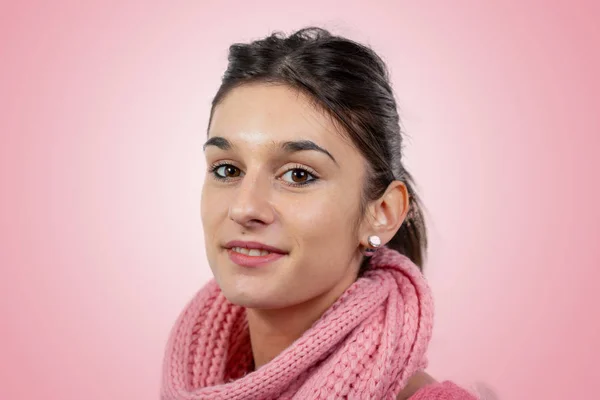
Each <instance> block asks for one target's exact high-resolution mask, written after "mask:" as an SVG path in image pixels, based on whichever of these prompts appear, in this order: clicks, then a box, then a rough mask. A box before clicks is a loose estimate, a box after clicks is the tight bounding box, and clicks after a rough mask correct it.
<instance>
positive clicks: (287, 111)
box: [202, 84, 365, 309]
mask: <svg viewBox="0 0 600 400" xmlns="http://www.w3.org/2000/svg"><path fill="white" fill-rule="evenodd" d="M337 129H339V128H336V125H335V124H334V123H333V122H332V119H331V117H329V116H326V115H325V114H324V113H323V112H321V111H319V110H317V109H315V108H314V106H313V105H311V103H310V101H309V100H308V98H307V97H305V95H303V94H301V93H299V92H298V91H295V90H293V89H290V88H288V87H286V86H282V85H267V84H252V85H246V86H242V87H238V88H236V89H233V90H232V91H231V92H229V94H228V95H227V96H226V97H225V98H224V100H223V101H222V102H221V103H220V104H219V105H218V106H217V107H216V108H215V110H214V114H213V118H212V122H211V126H210V128H209V135H208V141H207V144H206V146H205V153H206V161H207V166H208V172H207V176H206V180H205V183H204V187H203V190H202V223H203V226H204V234H205V241H206V252H207V257H208V262H209V264H210V267H211V269H212V272H213V274H214V276H215V279H216V281H217V283H218V284H219V286H220V287H221V290H222V291H223V293H224V295H225V296H226V297H227V298H228V299H229V301H231V302H233V303H235V304H238V305H242V306H244V307H249V308H262V309H273V308H283V307H289V306H292V305H297V304H300V303H303V302H305V301H308V300H311V299H315V298H317V297H322V296H328V295H331V294H335V296H337V295H339V294H341V293H342V292H343V291H344V290H345V289H346V288H347V287H348V286H349V285H350V284H351V283H352V282H353V281H354V280H355V279H356V274H357V271H358V264H359V261H360V251H359V244H360V243H359V241H360V239H361V237H360V236H361V234H362V233H361V232H360V231H361V229H362V228H360V226H358V225H357V221H359V220H360V218H361V216H360V215H359V214H358V212H359V205H360V195H361V190H362V182H363V177H364V173H365V163H364V159H363V158H362V156H361V155H360V153H359V152H358V150H356V148H354V147H353V145H352V143H351V142H350V140H349V139H348V138H346V137H345V136H344V135H343V134H341V133H340V131H339V130H337ZM267 246H270V248H267ZM252 247H258V249H254V250H250V249H248V248H252ZM240 248H245V249H240ZM261 248H262V249H261ZM265 248H267V250H271V251H267V250H265ZM275 249H276V250H275ZM240 253H241V254H240Z"/></svg>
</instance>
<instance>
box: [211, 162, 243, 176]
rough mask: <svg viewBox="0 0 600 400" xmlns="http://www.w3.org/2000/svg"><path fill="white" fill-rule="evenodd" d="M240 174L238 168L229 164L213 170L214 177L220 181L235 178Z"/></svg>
mask: <svg viewBox="0 0 600 400" xmlns="http://www.w3.org/2000/svg"><path fill="white" fill-rule="evenodd" d="M241 172H242V171H240V169H239V168H236V167H234V166H233V165H230V164H225V165H220V166H219V167H217V168H215V170H214V173H215V175H216V176H217V177H218V178H221V179H225V178H237V177H238V176H240V174H241Z"/></svg>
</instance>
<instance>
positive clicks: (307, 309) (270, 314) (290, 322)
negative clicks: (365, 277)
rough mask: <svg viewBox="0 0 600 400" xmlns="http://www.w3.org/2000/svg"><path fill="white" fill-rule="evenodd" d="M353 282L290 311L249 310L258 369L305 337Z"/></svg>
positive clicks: (253, 347)
mask: <svg viewBox="0 0 600 400" xmlns="http://www.w3.org/2000/svg"><path fill="white" fill-rule="evenodd" d="M353 282H354V280H353V279H352V280H347V279H346V280H343V281H340V284H338V285H336V287H335V288H334V289H332V290H330V291H328V292H326V293H324V294H322V295H320V296H318V297H315V298H312V299H310V300H308V301H306V302H303V303H300V304H296V305H293V306H290V307H286V308H280V309H255V308H248V309H247V310H246V315H247V318H248V328H249V330H250V342H251V344H252V355H253V356H254V368H255V369H258V368H260V367H262V366H263V365H265V364H267V363H268V362H269V361H271V360H272V359H274V358H275V357H277V356H278V355H279V354H280V353H281V352H282V351H283V350H285V349H286V348H287V347H289V346H290V345H291V344H292V343H293V342H294V341H295V340H296V339H298V338H299V337H300V336H302V334H303V333H304V332H306V331H307V330H308V329H309V328H310V327H311V326H312V324H314V323H315V322H316V321H317V320H318V319H319V318H320V317H321V315H323V313H324V312H325V311H326V310H327V309H328V308H329V307H330V306H331V305H332V304H333V303H334V302H335V301H336V300H337V299H338V297H339V296H341V295H342V293H344V291H345V290H346V289H347V288H348V287H349V286H350V285H351V284H352V283H353Z"/></svg>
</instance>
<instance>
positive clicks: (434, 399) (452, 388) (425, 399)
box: [410, 381, 477, 400]
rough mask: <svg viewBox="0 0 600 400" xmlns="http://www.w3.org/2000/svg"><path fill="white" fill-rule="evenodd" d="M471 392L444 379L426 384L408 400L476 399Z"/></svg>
mask: <svg viewBox="0 0 600 400" xmlns="http://www.w3.org/2000/svg"><path fill="white" fill-rule="evenodd" d="M476 399H477V397H475V396H474V395H473V394H471V393H469V392H467V391H466V390H464V389H463V388H461V387H460V386H457V385H456V384H454V383H452V382H450V381H444V382H441V383H436V384H433V385H427V386H425V387H423V388H421V389H420V390H418V391H417V392H416V393H415V394H413V395H412V396H411V397H410V400H476Z"/></svg>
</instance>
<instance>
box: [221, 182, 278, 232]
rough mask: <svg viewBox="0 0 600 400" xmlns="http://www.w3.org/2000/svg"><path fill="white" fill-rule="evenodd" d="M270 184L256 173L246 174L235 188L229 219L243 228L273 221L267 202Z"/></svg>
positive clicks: (270, 206)
mask: <svg viewBox="0 0 600 400" xmlns="http://www.w3.org/2000/svg"><path fill="white" fill-rule="evenodd" d="M269 193H270V183H269V181H268V179H266V178H265V177H261V176H260V175H259V174H258V173H257V174H253V175H250V173H249V172H247V173H246V174H245V175H244V177H243V178H242V181H241V183H240V184H239V185H238V186H237V188H236V191H235V195H234V197H233V200H232V202H231V205H230V207H229V218H230V219H231V220H232V221H234V222H236V223H238V224H239V225H242V226H243V227H245V228H253V227H258V226H263V225H270V224H272V223H273V221H274V219H275V213H274V211H273V207H272V205H271V203H270V202H269Z"/></svg>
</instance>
